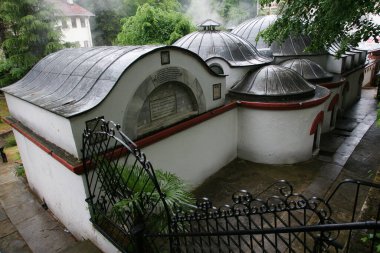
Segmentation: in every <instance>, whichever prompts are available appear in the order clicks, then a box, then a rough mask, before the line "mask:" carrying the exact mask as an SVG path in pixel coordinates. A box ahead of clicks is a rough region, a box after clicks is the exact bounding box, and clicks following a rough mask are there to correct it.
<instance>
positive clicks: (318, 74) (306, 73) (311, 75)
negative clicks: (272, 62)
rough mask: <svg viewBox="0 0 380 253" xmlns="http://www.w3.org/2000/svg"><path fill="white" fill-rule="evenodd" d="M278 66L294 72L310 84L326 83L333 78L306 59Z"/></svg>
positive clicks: (293, 60)
mask: <svg viewBox="0 0 380 253" xmlns="http://www.w3.org/2000/svg"><path fill="white" fill-rule="evenodd" d="M280 65H281V66H283V67H286V68H290V69H293V70H295V71H296V72H297V73H298V74H300V75H301V76H302V77H303V78H304V79H306V80H307V81H310V82H321V81H327V80H331V79H332V78H333V75H332V74H331V73H329V72H327V71H326V70H324V69H323V68H322V67H321V66H320V65H319V64H318V63H315V62H313V61H310V60H308V59H291V60H287V61H284V62H282V63H281V64H280Z"/></svg>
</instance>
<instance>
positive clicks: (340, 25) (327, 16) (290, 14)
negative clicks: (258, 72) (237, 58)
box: [260, 0, 380, 53]
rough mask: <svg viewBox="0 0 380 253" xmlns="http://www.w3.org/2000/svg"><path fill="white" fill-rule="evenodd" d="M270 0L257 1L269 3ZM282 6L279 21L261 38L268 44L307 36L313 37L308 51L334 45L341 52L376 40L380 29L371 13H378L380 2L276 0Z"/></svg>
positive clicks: (367, 0) (371, 0)
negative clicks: (369, 39) (303, 35)
mask: <svg viewBox="0 0 380 253" xmlns="http://www.w3.org/2000/svg"><path fill="white" fill-rule="evenodd" d="M271 2H273V0H260V3H261V4H263V5H264V4H270V3H271ZM275 2H276V3H282V4H283V8H282V9H281V10H280V18H279V19H277V22H275V24H274V25H273V26H271V27H269V28H268V29H267V30H266V31H264V32H263V33H262V34H261V35H262V36H263V37H264V39H265V40H266V41H268V42H273V41H275V40H277V41H283V40H285V39H286V38H288V37H289V35H297V34H302V33H303V34H307V35H310V36H311V37H312V38H316V39H314V40H312V44H311V46H310V48H309V49H310V50H316V51H317V50H321V49H324V48H326V47H328V46H329V45H331V44H332V43H334V42H336V41H337V42H339V43H340V45H341V50H340V53H342V52H344V51H345V50H347V48H348V47H349V46H350V45H357V44H358V43H359V42H360V41H361V40H366V39H368V38H370V37H374V38H376V36H378V35H379V34H380V28H379V26H378V25H375V24H374V23H373V22H371V21H370V20H369V19H368V17H369V14H370V13H375V14H379V13H380V2H379V0H362V1H357V0H344V1H337V0H325V1H321V0H293V1H289V0H276V1H275Z"/></svg>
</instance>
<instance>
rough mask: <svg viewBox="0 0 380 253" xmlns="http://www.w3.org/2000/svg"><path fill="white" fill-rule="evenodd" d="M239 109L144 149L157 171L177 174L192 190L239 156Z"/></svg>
mask: <svg viewBox="0 0 380 253" xmlns="http://www.w3.org/2000/svg"><path fill="white" fill-rule="evenodd" d="M237 110H238V109H237V108H235V109H233V110H231V111H228V112H225V113H223V114H221V115H218V116H216V117H214V118H211V119H209V120H207V121H205V122H203V123H201V124H199V125H196V126H193V127H192V128H190V129H187V130H185V131H182V132H179V133H177V134H174V135H172V136H170V137H168V138H166V139H163V140H161V141H159V142H156V143H154V144H152V145H150V146H148V147H145V148H143V152H144V153H145V154H146V155H147V157H148V159H149V160H150V161H151V162H152V164H153V167H154V168H159V169H163V170H167V171H170V172H174V173H175V174H176V175H178V176H179V177H181V178H182V179H184V180H185V181H186V182H187V183H189V184H190V186H191V187H196V186H198V185H199V184H201V183H202V182H203V181H204V180H205V179H206V178H208V177H209V176H211V175H212V174H213V173H215V172H216V171H218V170H219V169H221V168H222V167H223V166H225V165H226V164H228V163H229V162H231V161H232V160H233V159H235V158H236V156H237V150H236V148H237V145H238V144H237V135H238V133H237Z"/></svg>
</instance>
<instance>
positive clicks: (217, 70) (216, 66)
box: [210, 64, 224, 75]
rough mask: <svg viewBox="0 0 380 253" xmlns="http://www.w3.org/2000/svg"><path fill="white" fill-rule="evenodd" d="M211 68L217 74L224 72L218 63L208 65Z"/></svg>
mask: <svg viewBox="0 0 380 253" xmlns="http://www.w3.org/2000/svg"><path fill="white" fill-rule="evenodd" d="M210 68H211V70H212V71H213V72H214V73H215V74H218V75H223V74H224V71H223V68H222V67H221V66H220V65H219V64H212V65H211V66H210Z"/></svg>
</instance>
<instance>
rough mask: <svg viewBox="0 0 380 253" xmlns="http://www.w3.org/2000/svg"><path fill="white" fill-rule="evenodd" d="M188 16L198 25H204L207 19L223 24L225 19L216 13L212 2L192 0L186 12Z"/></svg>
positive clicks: (209, 0) (210, 0) (208, 0)
mask: <svg viewBox="0 0 380 253" xmlns="http://www.w3.org/2000/svg"><path fill="white" fill-rule="evenodd" d="M185 7H186V6H185ZM186 14H187V16H189V17H190V18H191V19H192V21H193V23H194V24H196V25H198V24H200V23H202V22H203V21H205V20H206V19H212V20H215V21H217V22H220V23H222V22H223V18H222V17H221V16H220V15H219V14H218V12H217V11H216V9H215V6H214V5H213V3H212V0H191V1H190V4H189V6H188V8H187V10H186Z"/></svg>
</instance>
